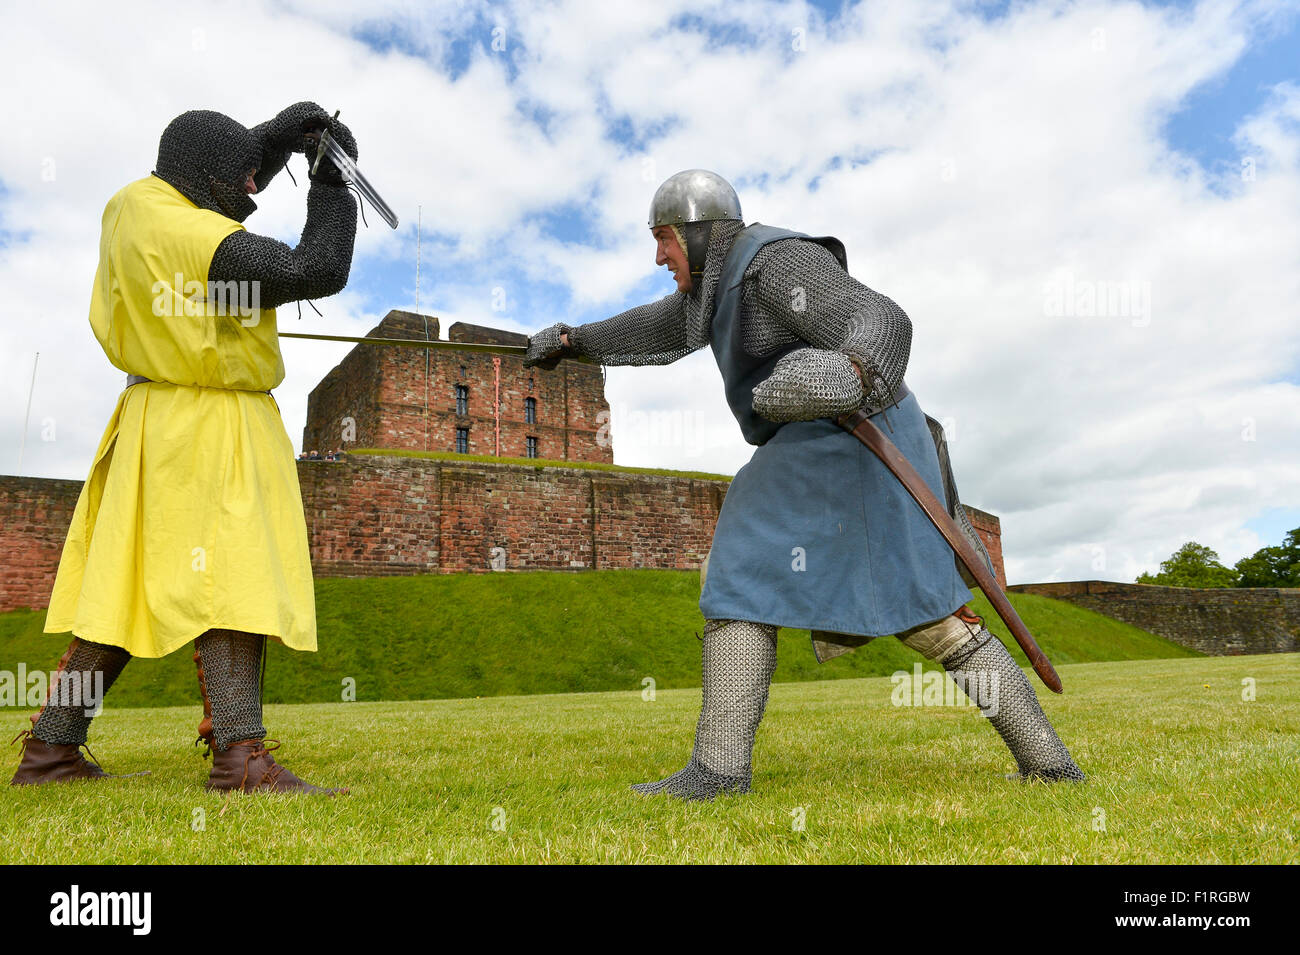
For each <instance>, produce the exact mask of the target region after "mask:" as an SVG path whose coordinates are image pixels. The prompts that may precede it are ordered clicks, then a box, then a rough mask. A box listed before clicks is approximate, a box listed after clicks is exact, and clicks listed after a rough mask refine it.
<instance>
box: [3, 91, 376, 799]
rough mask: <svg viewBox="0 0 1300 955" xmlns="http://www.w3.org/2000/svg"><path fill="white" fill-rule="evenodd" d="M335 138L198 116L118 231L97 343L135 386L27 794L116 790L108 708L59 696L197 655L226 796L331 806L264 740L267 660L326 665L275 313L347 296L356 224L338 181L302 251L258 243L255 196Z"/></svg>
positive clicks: (78, 584)
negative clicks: (96, 786) (281, 657)
mask: <svg viewBox="0 0 1300 955" xmlns="http://www.w3.org/2000/svg"><path fill="white" fill-rule="evenodd" d="M327 125H328V126H329V128H330V129H331V134H332V135H334V136H335V137H336V138H338V140H339V142H340V144H341V145H343V146H344V148H345V149H348V151H349V152H350V153H352V154H353V155H354V156H355V153H356V147H355V143H354V142H353V139H352V136H351V134H350V132H349V131H348V130H347V129H346V127H344V126H342V125H341V124H339V123H338V122H337V121H331V120H330V119H329V117H328V114H326V113H325V112H324V111H323V110H321V109H320V107H319V106H316V105H315V104H312V103H299V104H297V105H296V106H293V107H290V108H289V109H287V110H284V111H283V112H281V113H280V114H279V115H278V116H277V117H276V118H275V119H273V120H270V121H268V122H267V123H263V124H262V125H260V126H258V127H255V128H253V129H251V130H250V129H247V128H245V127H243V126H242V125H240V124H239V123H237V122H235V121H234V120H232V119H230V118H229V117H227V116H224V115H222V114H220V113H213V112H208V111H196V112H190V113H185V114H182V115H181V116H179V117H177V118H176V119H175V120H173V121H172V123H171V124H170V125H169V126H168V127H167V130H166V131H165V132H164V133H163V136H162V139H161V141H160V144H159V155H158V168H157V169H155V170H154V172H153V174H152V175H150V176H148V177H146V178H144V179H140V180H138V181H136V182H133V183H131V184H130V185H127V186H126V187H124V188H123V189H122V190H121V191H119V192H118V193H117V194H116V195H115V196H113V198H112V199H111V200H109V203H108V206H107V208H106V209H105V210H104V217H103V231H102V234H101V237H100V244H99V267H98V271H97V273H96V275H95V285H94V289H93V291H92V294H91V303H90V325H91V328H92V329H93V331H94V334H95V338H96V339H97V340H98V341H99V344H100V345H101V346H102V347H103V349H104V353H105V355H107V357H108V360H109V361H110V362H112V363H113V365H114V366H116V367H117V368H119V369H121V370H122V371H123V372H125V373H126V374H127V376H128V378H127V386H126V388H125V390H124V391H123V392H122V395H121V396H120V397H119V398H118V401H117V407H116V408H115V409H114V411H113V416H112V418H111V420H110V421H109V424H108V427H107V429H106V430H105V432H104V437H103V439H102V440H101V441H100V444H99V448H98V450H97V451H96V453H95V459H94V463H93V465H92V466H91V469H90V475H89V477H88V479H87V480H86V483H85V486H84V488H83V489H82V493H81V496H80V498H79V499H78V501H77V506H76V510H75V512H74V514H73V518H72V525H71V527H70V528H69V530H68V536H67V541H66V543H65V544H64V548H63V555H62V558H61V560H60V562H59V570H58V574H57V577H56V579H55V584H54V590H53V593H52V595H51V598H50V608H49V613H48V616H47V618H46V624H45V630H46V632H47V633H65V632H68V631H71V632H72V633H73V634H74V635H75V637H76V639H74V641H73V644H72V646H71V647H70V648H69V652H68V653H67V654H65V656H64V659H63V660H62V661H61V662H60V675H59V678H58V679H57V680H55V681H54V683H55V686H53V687H51V699H50V702H49V703H48V704H47V705H46V707H45V708H44V709H43V710H42V712H41V713H40V714H38V715H37V717H36V718H34V724H35V725H34V726H33V729H32V731H31V733H30V734H29V735H28V736H27V737H26V739H25V741H24V750H23V762H22V765H21V766H20V767H19V771H18V774H17V775H16V776H15V778H14V782H15V783H32V782H47V781H53V780H61V779H69V778H86V777H95V776H99V775H101V771H100V770H99V769H98V768H97V767H96V766H94V765H92V764H90V763H89V762H87V761H86V760H85V758H84V757H83V756H82V755H81V752H80V748H81V746H82V745H84V743H85V741H86V732H87V729H88V727H89V723H90V717H89V716H88V715H87V713H88V712H91V711H93V708H91V709H90V710H88V709H87V708H86V707H85V706H84V705H83V706H76V705H64V704H66V703H67V700H61V699H60V694H59V693H58V692H57V691H58V689H59V687H60V686H63V687H64V688H65V689H66V687H67V686H68V685H70V684H71V683H72V682H73V681H74V680H81V681H83V683H84V685H85V686H86V687H88V688H89V690H90V691H91V692H90V693H89V694H81V695H82V696H86V695H92V696H93V695H94V693H95V691H97V692H99V693H102V692H106V691H107V688H108V686H109V685H111V683H112V681H113V680H114V679H115V678H116V677H117V675H118V674H119V673H120V672H121V670H122V667H123V666H125V664H126V662H127V661H128V660H129V659H130V657H132V656H140V657H161V656H165V655H166V654H168V653H171V652H173V651H174V650H177V649H178V648H180V647H182V646H184V645H186V644H188V643H190V642H191V641H194V642H195V643H196V648H197V649H196V653H195V660H196V662H198V664H199V681H200V687H201V690H202V692H203V696H204V704H205V718H204V721H203V723H202V724H201V726H200V735H201V736H203V737H204V738H205V739H206V740H207V741H208V744H209V747H210V749H211V751H212V753H213V757H214V759H213V768H212V775H211V776H210V779H209V783H208V785H209V788H215V789H229V788H244V789H253V788H263V789H278V790H314V789H315V788H316V787H312V786H309V785H308V784H306V783H303V782H302V781H301V780H298V779H297V777H295V776H293V774H292V773H290V772H288V770H286V769H284V767H282V766H280V765H278V764H276V763H275V761H274V759H273V758H272V757H271V756H270V753H269V752H268V750H267V748H266V746H265V745H264V744H263V739H264V738H265V736H266V730H265V728H264V727H263V726H262V724H261V688H260V682H259V681H260V672H259V670H260V663H261V658H262V654H263V653H264V652H265V641H266V640H267V639H276V640H279V641H280V642H282V643H283V644H284V645H285V646H287V647H290V648H292V649H294V650H315V649H316V608H315V598H314V594H313V589H312V575H311V562H310V556H309V552H308V545H307V528H306V523H305V520H304V517H303V506H302V498H301V494H300V491H299V487H298V474H297V470H296V465H295V463H294V452H293V447H292V445H291V444H290V441H289V438H288V435H287V434H286V433H285V429H284V423H283V422H282V420H281V418H280V412H279V408H278V407H277V405H276V403H275V399H274V398H273V397H272V396H271V389H273V388H275V387H276V386H277V385H279V384H280V382H281V381H283V379H284V363H283V361H282V359H281V356H280V348H279V341H278V337H277V333H276V316H275V306H277V305H280V304H283V303H285V302H290V301H295V300H299V299H303V298H318V297H321V296H324V295H330V294H334V293H335V292H338V291H339V290H341V289H342V288H343V286H344V284H345V283H346V281H347V276H348V271H349V269H350V266H351V260H352V248H353V240H354V238H355V233H356V207H355V204H354V203H353V201H352V199H351V197H350V196H349V194H348V192H347V189H346V185H345V184H344V182H343V181H342V178H341V177H340V176H339V174H338V171H337V170H336V169H334V167H333V165H332V164H331V163H330V162H329V161H328V159H324V160H322V162H321V164H320V167H319V168H318V169H317V170H316V171H315V172H314V173H312V175H311V179H312V182H311V186H310V188H309V190H308V199H307V207H308V212H307V222H306V226H305V227H304V230H303V234H302V239H301V241H300V242H299V244H298V246H297V247H296V248H290V247H289V246H287V245H285V244H283V243H281V242H278V241H276V240H274V239H269V238H266V237H262V236H257V235H253V234H251V233H249V232H247V231H246V230H245V229H244V227H243V225H242V222H243V220H244V219H245V218H246V217H247V216H248V214H249V213H251V212H252V211H253V210H254V209H255V208H256V205H255V204H254V203H253V201H252V199H251V198H249V196H250V195H251V194H252V193H255V192H257V191H259V190H260V189H262V188H264V187H265V186H266V184H267V182H269V180H270V178H271V177H272V176H274V175H275V174H276V173H277V172H278V171H279V170H280V169H281V168H283V167H284V166H285V164H286V162H287V161H288V158H289V156H290V155H291V154H292V153H293V152H305V153H307V154H308V159H309V167H310V164H311V160H312V159H313V158H314V152H315V145H316V143H317V141H318V137H319V130H321V129H324V128H326V126H327ZM76 695H78V694H67V693H65V694H64V696H76ZM78 702H81V703H83V704H84V702H85V700H84V699H83V700H80V701H78ZM95 702H98V700H96V701H95Z"/></svg>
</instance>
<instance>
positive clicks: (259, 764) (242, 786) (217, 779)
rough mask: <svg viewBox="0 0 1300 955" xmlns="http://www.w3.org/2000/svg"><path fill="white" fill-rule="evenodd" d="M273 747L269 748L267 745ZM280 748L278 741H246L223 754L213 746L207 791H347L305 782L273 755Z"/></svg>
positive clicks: (320, 792)
mask: <svg viewBox="0 0 1300 955" xmlns="http://www.w3.org/2000/svg"><path fill="white" fill-rule="evenodd" d="M266 744H270V745H266ZM279 748H280V743H279V742H278V741H277V740H260V739H246V740H241V741H240V742H238V743H231V744H230V747H229V748H228V749H226V750H225V751H224V752H223V751H222V750H219V749H217V748H216V747H213V749H212V772H211V773H209V774H208V782H207V786H206V787H205V788H207V789H209V790H212V791H214V792H230V791H231V790H239V791H240V792H246V793H251V792H276V793H319V794H321V795H324V796H335V795H338V794H340V793H346V792H347V790H346V789H325V788H323V787H321V786H313V785H312V784H311V783H308V782H304V781H303V780H301V779H299V778H298V777H297V776H295V775H294V774H293V773H291V772H289V770H288V769H287V768H285V767H284V766H281V765H280V764H279V763H277V762H276V761H275V758H274V757H273V756H272V755H271V751H272V750H276V749H279Z"/></svg>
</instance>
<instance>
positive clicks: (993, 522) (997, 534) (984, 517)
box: [962, 504, 1007, 590]
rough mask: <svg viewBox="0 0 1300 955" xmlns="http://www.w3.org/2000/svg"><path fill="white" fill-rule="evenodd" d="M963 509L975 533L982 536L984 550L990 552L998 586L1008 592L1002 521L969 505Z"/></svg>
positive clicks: (964, 505)
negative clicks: (1003, 556) (1003, 555)
mask: <svg viewBox="0 0 1300 955" xmlns="http://www.w3.org/2000/svg"><path fill="white" fill-rule="evenodd" d="M962 508H963V510H965V511H966V516H967V517H968V518H969V519H970V522H971V526H972V527H974V528H975V533H976V534H978V535H979V536H980V541H982V542H983V544H984V549H985V550H987V551H988V552H989V559H990V560H992V561H993V569H994V570H995V571H997V579H998V586H999V587H1001V588H1002V589H1003V590H1006V589H1007V573H1006V570H1005V569H1004V568H1003V566H1002V521H1000V520H999V519H998V518H996V517H994V516H993V515H992V514H990V513H989V512H988V511H981V510H980V509H979V508H978V507H971V506H970V505H969V504H963V505H962Z"/></svg>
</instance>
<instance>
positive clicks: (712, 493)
mask: <svg viewBox="0 0 1300 955" xmlns="http://www.w3.org/2000/svg"><path fill="white" fill-rule="evenodd" d="M298 479H299V483H300V485H301V487H302V498H303V510H304V513H305V516H306V519H307V530H308V539H309V542H310V546H311V556H312V566H313V569H314V571H315V573H316V574H318V575H320V576H381V575H388V574H420V573H439V572H443V573H447V572H455V571H473V572H485V571H489V570H491V569H492V566H493V562H494V556H495V557H496V558H497V562H498V563H500V565H501V567H502V569H505V570H529V569H559V570H567V569H577V568H590V567H595V568H620V567H650V568H678V569H694V568H696V567H698V566H699V564H700V561H701V560H702V559H703V558H704V555H705V554H707V553H708V550H709V544H710V541H711V540H712V537H713V527H714V524H715V523H716V522H717V518H718V512H719V510H720V509H721V507H722V500H723V497H724V496H725V495H726V490H727V482H726V481H710V480H695V479H691V478H683V477H677V476H674V475H668V474H631V473H623V472H611V471H598V470H581V469H578V468H557V467H548V468H541V467H532V466H528V465H512V464H497V463H476V462H469V461H466V462H459V461H455V460H451V461H447V460H429V459H419V458H400V457H385V456H381V455H352V456H350V458H349V459H348V460H347V461H346V462H341V463H328V462H316V461H300V462H298ZM80 490H81V482H79V481H55V480H49V479H44V478H16V477H0V611H3V610H12V609H14V608H16V607H35V608H42V607H46V606H48V603H49V593H50V588H51V587H52V586H53V582H54V572H55V570H56V568H57V566H58V560H59V554H60V553H61V551H62V547H63V540H64V537H65V536H66V534H67V528H68V525H69V523H70V522H71V519H72V511H73V507H74V506H75V504H76V499H77V495H78V494H79V493H80ZM971 516H972V520H977V519H978V520H979V521H980V522H981V524H982V527H981V534H982V536H984V538H985V541H986V543H988V544H989V545H990V551H991V552H992V553H993V554H994V555H995V559H996V560H997V561H998V571H999V577H1001V576H1002V574H1001V553H1002V552H1001V548H1000V547H999V546H998V541H997V539H996V537H990V534H991V533H995V532H996V529H997V519H996V518H994V517H992V516H991V515H985V514H983V512H980V511H975V510H974V509H972V515H971ZM990 527H991V528H992V529H993V530H992V531H990V530H989V528H990ZM497 548H499V550H495V549H497Z"/></svg>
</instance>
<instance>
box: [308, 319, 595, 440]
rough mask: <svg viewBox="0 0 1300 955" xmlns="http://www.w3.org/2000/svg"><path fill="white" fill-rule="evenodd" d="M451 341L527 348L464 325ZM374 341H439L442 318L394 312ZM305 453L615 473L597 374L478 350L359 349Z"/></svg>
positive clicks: (374, 332) (317, 402)
mask: <svg viewBox="0 0 1300 955" xmlns="http://www.w3.org/2000/svg"><path fill="white" fill-rule="evenodd" d="M447 336H448V339H449V340H450V341H453V342H465V343H475V344H488V345H526V344H527V343H528V337H527V336H526V335H521V334H519V333H518V332H507V331H502V330H500V329H495V328H486V327H484V326H481V325H468V324H465V323H464V322H457V323H456V324H454V325H452V326H451V327H450V328H449V329H448V330H447ZM366 337H367V338H402V339H425V338H431V339H436V338H437V337H438V319H437V318H435V317H433V316H423V315H416V314H415V313H413V312H404V311H400V310H396V309H394V310H393V311H391V312H389V313H388V314H387V315H386V316H384V319H383V321H381V322H380V323H379V324H378V325H376V326H375V327H374V328H373V329H371V330H370V332H369V333H367V335H366ZM302 448H303V450H304V451H310V450H319V451H321V452H322V453H324V452H325V451H326V450H328V449H333V448H340V449H342V450H345V451H346V450H350V449H352V448H395V449H404V450H411V451H439V452H459V453H462V454H473V455H490V456H494V457H504V458H547V459H551V460H560V461H596V462H604V463H607V464H612V463H613V461H614V447H613V442H612V441H611V439H610V431H609V403H608V402H607V401H606V400H605V381H604V374H603V372H602V371H601V369H600V367H599V366H596V365H587V364H583V363H581V362H576V361H562V362H560V364H559V365H558V366H557V367H556V368H555V370H554V371H542V370H541V369H538V368H525V367H524V363H523V358H522V357H521V356H519V357H517V356H514V355H494V354H488V353H483V352H475V351H453V350H449V349H422V348H403V347H401V346H394V345H357V346H356V347H355V348H353V349H352V351H350V352H348V354H347V355H346V356H344V358H343V360H342V361H341V362H339V363H338V365H336V366H335V367H334V368H333V369H332V370H331V371H330V372H329V373H328V374H327V375H326V376H325V377H324V378H322V379H321V381H320V384H318V385H317V386H316V387H315V388H314V389H313V390H312V392H311V395H310V396H309V397H308V399H307V425H306V427H305V428H304V429H303V437H302Z"/></svg>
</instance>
